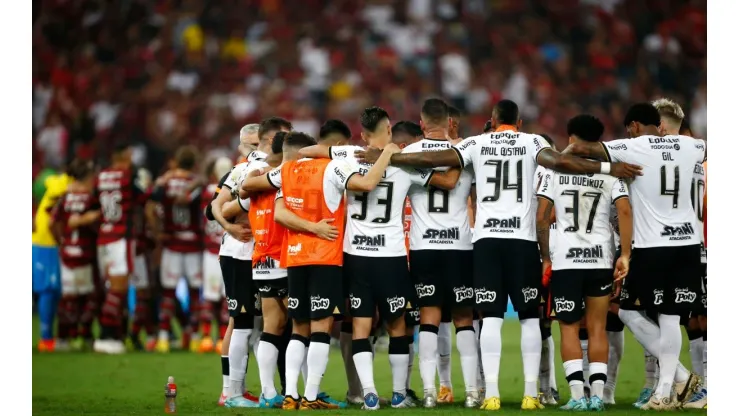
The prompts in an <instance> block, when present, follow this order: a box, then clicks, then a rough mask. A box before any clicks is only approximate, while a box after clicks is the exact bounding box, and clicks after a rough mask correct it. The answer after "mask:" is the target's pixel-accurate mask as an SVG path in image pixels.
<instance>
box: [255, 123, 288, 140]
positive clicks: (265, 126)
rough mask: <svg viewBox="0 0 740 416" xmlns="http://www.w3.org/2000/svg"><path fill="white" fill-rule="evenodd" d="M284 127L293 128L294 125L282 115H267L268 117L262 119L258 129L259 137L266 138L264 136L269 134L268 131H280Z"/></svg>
mask: <svg viewBox="0 0 740 416" xmlns="http://www.w3.org/2000/svg"><path fill="white" fill-rule="evenodd" d="M284 128H285V129H288V130H293V125H292V124H291V123H290V121H288V120H286V119H284V118H282V117H267V118H266V119H263V120H262V121H260V128H259V130H257V137H259V139H260V140H264V139H265V137H264V136H265V134H267V132H268V131H273V130H278V131H280V130H282V129H284Z"/></svg>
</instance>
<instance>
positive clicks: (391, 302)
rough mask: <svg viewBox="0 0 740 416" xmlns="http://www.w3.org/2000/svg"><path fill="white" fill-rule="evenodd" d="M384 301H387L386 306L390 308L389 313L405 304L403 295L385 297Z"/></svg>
mask: <svg viewBox="0 0 740 416" xmlns="http://www.w3.org/2000/svg"><path fill="white" fill-rule="evenodd" d="M386 302H388V306H389V307H390V308H391V313H395V312H396V311H397V310H399V309H401V308H403V307H404V306H406V298H404V297H403V296H395V297H392V298H387V299H386Z"/></svg>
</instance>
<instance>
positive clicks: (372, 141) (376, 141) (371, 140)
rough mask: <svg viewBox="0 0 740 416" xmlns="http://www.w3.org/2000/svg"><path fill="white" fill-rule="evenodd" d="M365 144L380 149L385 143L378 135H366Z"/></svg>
mask: <svg viewBox="0 0 740 416" xmlns="http://www.w3.org/2000/svg"><path fill="white" fill-rule="evenodd" d="M367 144H368V145H369V146H370V147H377V148H378V149H382V148H384V147H385V145H386V143H383V140H382V139H381V138H380V137H375V136H370V137H368V138H367Z"/></svg>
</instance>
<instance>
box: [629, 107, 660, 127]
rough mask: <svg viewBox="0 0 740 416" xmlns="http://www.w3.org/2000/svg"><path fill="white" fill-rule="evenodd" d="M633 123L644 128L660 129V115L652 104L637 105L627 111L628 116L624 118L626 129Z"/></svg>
mask: <svg viewBox="0 0 740 416" xmlns="http://www.w3.org/2000/svg"><path fill="white" fill-rule="evenodd" d="M633 121H634V122H637V123H640V124H642V125H644V126H655V127H658V126H660V113H659V112H658V109H657V108H655V107H653V105H652V104H650V103H637V104H634V105H633V106H632V107H630V109H629V110H627V114H626V115H625V116H624V125H625V127H626V126H629V125H630V123H632V122H633Z"/></svg>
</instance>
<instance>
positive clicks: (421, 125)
mask: <svg viewBox="0 0 740 416" xmlns="http://www.w3.org/2000/svg"><path fill="white" fill-rule="evenodd" d="M419 126H420V127H421V130H422V131H425V130H426V129H427V127H426V126H425V125H424V120H419Z"/></svg>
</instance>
